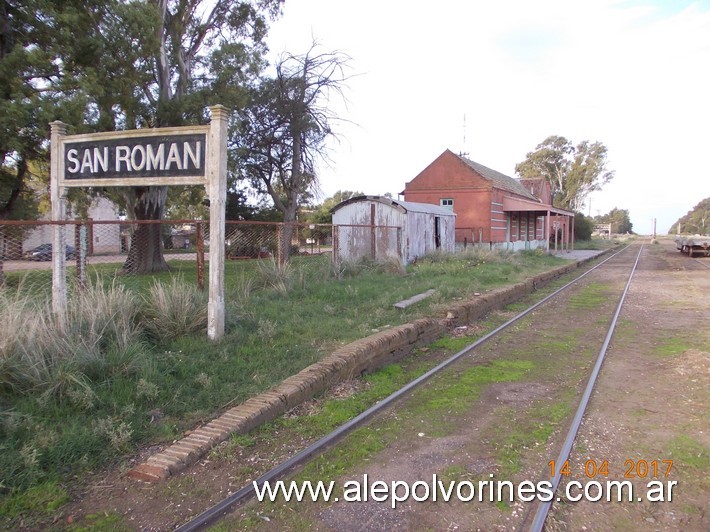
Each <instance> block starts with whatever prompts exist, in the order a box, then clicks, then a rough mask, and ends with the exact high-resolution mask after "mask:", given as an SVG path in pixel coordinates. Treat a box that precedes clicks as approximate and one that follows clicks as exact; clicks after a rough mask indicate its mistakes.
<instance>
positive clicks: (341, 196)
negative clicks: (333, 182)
mask: <svg viewBox="0 0 710 532" xmlns="http://www.w3.org/2000/svg"><path fill="white" fill-rule="evenodd" d="M364 195H365V194H364V193H363V192H353V191H351V190H338V191H337V192H336V193H335V194H333V195H332V196H331V197H329V198H326V199H325V200H323V203H322V204H320V205H318V206H317V207H316V208H315V209H313V212H312V213H311V214H310V215H309V216H308V218H307V220H308V221H309V222H312V223H316V224H330V223H333V213H332V212H330V210H331V209H332V208H333V207H335V206H336V205H338V204H339V203H341V202H343V201H345V200H348V199H350V198H355V197H357V196H364Z"/></svg>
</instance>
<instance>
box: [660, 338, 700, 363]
mask: <svg viewBox="0 0 710 532" xmlns="http://www.w3.org/2000/svg"><path fill="white" fill-rule="evenodd" d="M692 348H693V345H692V343H691V342H689V341H688V339H687V338H685V337H679V336H673V337H669V338H663V339H662V340H661V341H660V342H659V343H658V344H657V345H655V346H654V349H653V352H654V353H655V354H656V355H658V356H660V357H664V358H672V357H678V356H680V355H682V354H683V353H685V352H686V351H687V350H688V349H692Z"/></svg>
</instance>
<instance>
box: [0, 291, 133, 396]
mask: <svg viewBox="0 0 710 532" xmlns="http://www.w3.org/2000/svg"><path fill="white" fill-rule="evenodd" d="M137 314H138V299H137V297H136V296H135V295H133V294H132V293H130V292H128V291H127V290H126V288H125V287H124V286H122V285H120V284H116V283H111V284H109V285H108V286H104V283H103V282H96V283H92V284H91V285H89V286H87V287H85V288H84V289H81V290H78V289H75V290H73V291H72V293H71V294H70V297H69V298H68V303H67V313H66V319H65V321H64V322H63V323H60V322H59V321H58V320H57V319H56V317H55V315H54V314H53V312H52V310H51V306H50V303H49V301H48V300H47V299H46V298H32V297H30V296H26V295H22V294H21V291H20V290H19V289H18V290H16V291H15V292H14V293H13V292H12V291H7V290H5V291H2V292H0V327H1V328H2V331H3V335H2V338H1V339H0V385H3V386H4V387H6V388H10V389H12V390H13V391H15V392H22V393H29V392H32V393H40V394H42V396H44V397H46V396H48V395H49V396H55V397H58V398H59V399H63V398H65V397H66V395H67V394H68V393H69V391H70V390H75V389H77V388H79V389H84V390H87V389H88V384H87V374H102V373H103V371H101V369H102V368H103V367H105V365H106V364H107V354H109V353H112V352H115V351H118V352H121V351H125V350H127V349H130V348H131V347H132V346H133V345H134V344H135V343H136V342H138V341H139V337H140V333H141V331H140V328H139V326H138V324H137V321H136V317H137Z"/></svg>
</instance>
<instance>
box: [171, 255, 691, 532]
mask: <svg viewBox="0 0 710 532" xmlns="http://www.w3.org/2000/svg"><path fill="white" fill-rule="evenodd" d="M642 247H643V246H642ZM641 251H642V248H641V249H638V250H636V248H635V247H633V248H624V249H622V250H621V251H618V252H616V253H615V254H614V255H611V256H610V257H608V258H606V259H605V260H603V261H601V262H600V263H598V264H597V265H595V266H593V267H592V268H590V269H588V270H587V271H585V272H584V273H582V274H581V275H579V276H577V277H576V278H575V279H573V280H572V281H570V282H568V283H566V284H564V285H563V286H561V287H559V288H557V289H556V290H554V291H553V292H552V293H550V294H549V295H547V296H545V297H544V298H542V299H540V300H539V301H537V302H535V303H533V304H531V305H530V306H529V307H527V308H526V309H524V310H523V311H522V312H519V313H518V314H516V315H515V316H513V317H512V318H510V319H508V320H507V321H506V322H505V323H503V324H501V325H499V326H498V327H496V328H495V329H493V330H492V331H490V332H488V333H487V334H485V335H484V336H482V337H481V338H479V339H478V340H476V341H475V342H472V343H471V344H469V345H467V346H466V347H465V348H464V349H461V350H460V351H458V352H457V353H455V354H454V355H453V356H451V357H450V358H448V359H446V360H445V361H443V362H441V363H440V364H438V365H437V366H436V367H434V368H433V369H431V370H429V371H428V372H426V373H425V374H423V375H421V376H420V377H419V378H417V379H416V380H414V381H412V382H410V383H409V384H407V385H406V386H404V387H403V388H401V389H400V390H398V391H396V392H395V393H393V394H391V395H390V396H389V397H387V398H386V399H384V400H382V401H380V402H379V403H377V404H376V405H374V406H372V407H371V408H369V409H367V410H366V411H364V412H362V413H361V414H360V415H358V416H357V417H355V418H354V419H352V420H350V421H349V422H347V423H345V424H343V425H341V426H340V427H338V428H337V429H336V430H335V431H333V432H331V433H330V434H328V435H326V436H324V437H323V438H321V439H320V440H318V441H316V442H315V443H313V444H311V445H309V446H308V447H306V448H305V449H303V450H302V451H300V452H299V453H297V454H296V455H294V456H293V457H291V458H290V459H288V460H286V461H285V462H283V463H281V464H279V465H277V466H276V467H274V468H273V469H271V470H270V471H268V472H267V473H265V474H263V475H262V476H260V477H259V478H258V479H256V481H255V483H250V484H248V485H246V486H244V487H243V488H241V489H240V490H238V491H236V492H235V493H233V494H231V495H230V496H228V497H227V498H225V499H224V500H222V501H220V502H219V503H217V504H216V505H214V506H212V507H211V508H209V509H208V510H206V511H205V512H203V513H202V514H200V515H198V516H197V517H195V518H193V519H191V520H190V521H189V522H187V523H185V524H183V525H182V526H180V527H179V528H178V530H180V531H188V530H189V531H192V530H203V529H206V528H207V527H209V526H211V525H213V524H215V523H217V522H218V521H219V520H220V519H222V518H223V517H224V516H225V515H227V514H228V513H229V512H231V511H232V510H233V509H234V508H235V507H237V506H239V505H241V504H242V503H244V502H245V501H247V500H248V499H250V498H251V497H252V496H253V495H254V493H255V484H256V485H257V486H263V485H264V483H267V482H273V481H275V480H276V479H279V478H283V477H284V476H285V475H286V474H287V473H288V472H290V471H292V470H294V469H296V468H297V467H299V466H301V465H303V464H304V463H306V462H308V461H309V460H311V459H313V458H314V457H316V456H318V455H319V454H320V453H322V452H323V450H324V449H327V448H331V447H333V446H334V445H336V444H337V443H338V441H339V440H341V439H342V438H344V437H345V436H346V435H347V434H349V433H351V432H352V431H353V430H354V429H356V428H358V427H360V426H362V425H363V424H366V423H368V422H369V421H370V420H371V419H372V418H374V417H375V416H376V415H377V414H380V413H381V412H383V411H385V410H386V409H389V408H391V407H392V405H393V404H394V403H395V402H397V401H400V400H402V399H403V398H405V397H407V396H409V395H410V394H411V393H412V392H413V391H414V390H415V389H416V388H419V387H420V386H422V385H424V384H425V383H427V382H428V381H429V380H431V379H433V378H434V377H435V376H437V375H439V374H440V373H441V372H443V371H444V370H446V369H447V368H450V367H452V366H454V365H455V364H456V363H457V362H458V361H460V360H461V359H466V358H471V357H472V356H475V353H476V351H477V350H478V349H479V348H481V346H483V345H485V344H487V343H489V342H490V341H491V340H492V339H495V338H497V337H498V336H499V335H501V334H502V333H503V332H504V331H506V330H508V329H510V328H511V327H512V326H513V325H514V324H516V323H518V322H520V321H521V320H523V319H524V318H526V317H528V316H530V315H531V314H533V313H534V312H535V311H536V310H538V309H540V308H541V307H543V306H549V305H553V304H554V302H555V300H556V299H557V298H560V297H562V296H563V295H564V294H566V293H567V292H569V291H571V290H572V289H573V288H574V287H576V286H578V285H580V284H581V283H583V282H584V281H585V280H588V279H590V278H592V277H598V278H604V277H606V275H605V273H604V272H605V271H609V270H615V271H616V275H618V272H619V270H623V271H624V272H626V273H625V274H626V275H627V276H628V278H627V281H626V283H625V286H624V288H623V290H622V291H621V293H620V295H619V296H618V304H617V305H616V308H615V311H614V313H613V316H612V317H611V321H610V323H609V326H608V328H607V330H606V335H605V337H604V340H603V342H602V343H601V348H600V350H599V354H598V355H597V358H596V362H595V364H594V368H593V370H592V371H591V373H590V375H589V378H588V380H587V384H586V386H585V389H584V392H583V393H582V397H581V399H580V400H579V406H578V408H577V411H576V413H575V416H574V419H573V421H572V423H571V426H570V428H569V431H568V432H567V434H566V435H565V437H564V442H563V443H562V445H561V448H560V451H559V455H558V456H557V463H563V462H565V460H566V459H567V456H568V455H569V451H570V449H571V447H572V443H573V442H574V437H575V434H576V432H577V429H578V428H579V424H580V423H581V420H582V418H583V416H584V411H585V408H586V406H587V403H588V401H589V397H590V395H591V392H592V389H593V387H594V382H595V379H596V377H597V375H598V374H599V370H600V368H601V365H602V362H603V359H604V354H605V353H606V350H607V347H608V345H609V342H610V341H611V338H612V336H613V332H614V328H615V326H616V322H617V320H618V317H619V314H620V312H621V309H622V306H623V303H624V297H625V295H626V293H627V291H628V290H629V286H630V285H631V283H632V279H633V275H634V271H635V269H636V266H637V264H638V261H639V257H640V256H641ZM703 265H704V264H703ZM556 477H557V478H554V479H553V482H554V489H555V490H556V489H557V485H558V484H559V480H560V479H559V475H556ZM549 508H550V504H540V505H538V506H537V507H536V509H535V512H534V513H533V512H532V510H531V509H530V507H529V508H528V510H527V511H526V513H525V516H524V519H523V520H522V522H521V523H520V524H519V527H521V529H524V530H528V529H530V530H542V528H543V526H544V523H545V518H546V516H547V512H548V511H549Z"/></svg>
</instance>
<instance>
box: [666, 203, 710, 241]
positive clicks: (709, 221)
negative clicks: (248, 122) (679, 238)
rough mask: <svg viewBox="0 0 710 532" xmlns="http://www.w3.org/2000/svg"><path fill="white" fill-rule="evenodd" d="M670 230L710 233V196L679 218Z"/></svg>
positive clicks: (701, 233) (670, 231)
mask: <svg viewBox="0 0 710 532" xmlns="http://www.w3.org/2000/svg"><path fill="white" fill-rule="evenodd" d="M668 232H669V233H672V232H676V233H683V234H698V235H707V234H710V198H705V199H704V200H702V201H701V202H700V203H698V204H697V205H696V206H695V207H693V209H692V210H690V211H688V214H686V215H685V216H682V217H681V218H679V219H678V220H677V221H676V222H675V223H674V224H673V226H671V228H670V230H669V231H668Z"/></svg>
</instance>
